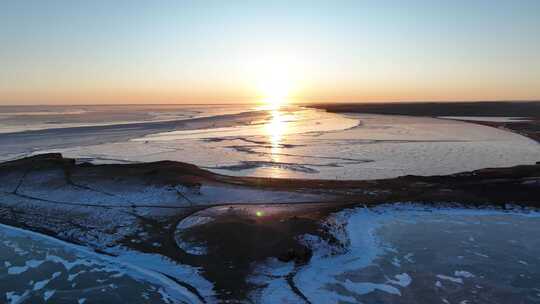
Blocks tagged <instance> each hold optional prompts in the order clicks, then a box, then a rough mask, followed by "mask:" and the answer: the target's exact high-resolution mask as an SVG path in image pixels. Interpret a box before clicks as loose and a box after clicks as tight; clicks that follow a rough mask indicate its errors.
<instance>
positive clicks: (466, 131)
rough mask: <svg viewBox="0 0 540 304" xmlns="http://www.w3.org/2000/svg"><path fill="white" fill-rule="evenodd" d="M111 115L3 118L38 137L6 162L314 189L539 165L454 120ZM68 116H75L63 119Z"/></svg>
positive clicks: (529, 154) (300, 114) (534, 153)
mask: <svg viewBox="0 0 540 304" xmlns="http://www.w3.org/2000/svg"><path fill="white" fill-rule="evenodd" d="M106 108H107V107H103V108H100V107H98V106H95V108H83V109H79V108H74V109H70V108H63V109H58V108H55V109H54V111H53V110H51V109H49V112H46V113H45V114H43V113H41V114H39V115H38V113H40V112H39V111H38V110H31V109H26V108H25V112H21V113H19V114H17V115H16V117H17V119H15V118H13V117H15V116H14V115H15V114H14V113H16V111H15V110H14V109H10V111H11V112H9V113H7V114H6V113H5V112H6V110H4V116H6V117H8V118H9V117H11V118H9V119H8V118H5V119H4V120H0V126H2V125H3V128H4V129H9V128H11V129H13V128H15V127H17V128H19V129H18V131H22V130H24V129H28V130H32V129H40V130H36V131H30V132H16V133H4V134H0V144H1V145H0V146H2V148H0V149H3V151H0V152H2V153H1V154H0V157H2V159H4V160H7V159H13V158H17V157H22V156H26V155H31V154H36V153H43V152H61V153H63V154H64V155H65V156H67V157H74V158H81V159H85V160H87V161H92V162H95V163H104V162H106V163H108V162H120V163H125V162H146V161H158V160H177V161H183V162H188V163H193V164H196V165H199V166H201V167H204V168H207V169H210V170H212V171H215V172H218V173H222V174H226V175H239V176H262V177H266V176H269V177H287V178H310V179H379V178H391V177H396V176H401V175H407V174H414V175H439V174H450V173H456V172H462V171H469V170H475V169H480V168H486V167H505V166H513V165H518V164H532V163H535V162H536V161H538V160H539V159H540V146H539V145H538V143H536V142H534V141H533V140H530V139H528V138H525V137H523V136H521V135H518V134H514V133H510V132H507V131H505V130H499V129H495V128H491V127H487V126H482V125H477V124H473V123H467V122H463V121H453V120H447V119H437V118H427V117H408V116H388V115H373V114H334V113H327V112H325V111H322V110H315V109H310V108H303V107H297V106H289V107H282V108H280V109H264V108H254V107H249V106H234V107H233V106H221V107H219V106H214V107H208V106H176V107H165V106H163V108H159V107H158V108H157V109H149V108H145V107H140V108H138V107H135V108H133V109H131V108H127V107H124V108H122V107H120V106H118V107H113V108H111V109H110V110H109V112H108V111H107V109H106ZM61 110H62V111H65V112H68V110H69V111H71V112H69V113H70V114H66V115H60V116H59V115H58V113H60V112H61ZM20 111H22V110H20ZM42 111H43V110H42ZM77 111H79V112H77ZM36 112H37V113H36ZM128 114H129V115H128ZM9 115H11V116H9ZM32 115H33V116H32ZM51 116H52V117H54V119H52V118H51ZM0 117H1V114H0ZM21 117H22V118H24V119H22V118H21ZM32 117H37V118H36V119H35V120H34V118H32ZM44 117H48V120H47V121H48V122H49V123H50V124H51V126H50V127H49V128H47V129H42V128H43V122H44V121H43V119H44ZM63 120H64V121H63ZM14 122H17V123H14ZM22 122H25V124H24V126H21V125H20V124H22ZM90 122H91V125H86V126H83V125H85V124H89V123H90ZM32 123H35V124H36V125H32ZM77 124H78V125H77ZM74 125H77V127H74Z"/></svg>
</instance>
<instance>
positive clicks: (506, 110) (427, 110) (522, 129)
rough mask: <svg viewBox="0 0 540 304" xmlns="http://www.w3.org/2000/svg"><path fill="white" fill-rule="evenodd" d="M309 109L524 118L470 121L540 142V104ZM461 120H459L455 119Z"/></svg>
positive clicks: (328, 105) (326, 106)
mask: <svg viewBox="0 0 540 304" xmlns="http://www.w3.org/2000/svg"><path fill="white" fill-rule="evenodd" d="M308 107H312V108H317V109H324V110H326V111H328V112H333V113H367V114H382V115H409V116H428V117H439V116H498V117H525V118H528V119H529V120H528V121H513V122H483V121H471V120H467V121H466V122H469V123H476V124H481V125H486V126H490V127H495V128H503V129H506V130H509V131H512V132H515V133H518V134H521V135H523V136H526V137H529V138H531V139H533V140H535V141H537V142H539V143H540V101H526V102H517V101H516V102H504V101H489V102H403V103H401V102H400V103H318V104H310V105H308ZM456 120H459V119H456Z"/></svg>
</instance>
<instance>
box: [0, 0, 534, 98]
mask: <svg viewBox="0 0 540 304" xmlns="http://www.w3.org/2000/svg"><path fill="white" fill-rule="evenodd" d="M0 8H1V9H0V45H1V48H0V66H1V67H2V69H1V70H0V103H2V104H13V103H124V102H126V103H132V102H143V103H152V102H156V103H163V102H174V103H182V102H185V103H193V102H204V103H206V102H247V101H252V100H257V99H261V98H265V97H268V95H278V91H279V94H280V95H287V98H290V99H294V100H297V101H385V100H391V101H399V100H486V99H489V100H494V99H497V100H499V99H540V1H22V0H21V1H2V2H1V3H0Z"/></svg>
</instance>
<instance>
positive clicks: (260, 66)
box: [244, 50, 303, 109]
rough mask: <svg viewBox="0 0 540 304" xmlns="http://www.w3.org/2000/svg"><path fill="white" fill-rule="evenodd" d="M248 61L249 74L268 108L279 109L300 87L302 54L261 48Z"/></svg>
mask: <svg viewBox="0 0 540 304" xmlns="http://www.w3.org/2000/svg"><path fill="white" fill-rule="evenodd" d="M254 54H257V55H256V56H253V57H252V58H251V59H250V60H247V59H246V61H245V63H244V64H245V67H246V68H245V77H246V80H247V81H248V83H250V84H251V88H254V89H255V93H256V96H257V101H258V102H261V103H262V104H263V106H264V107H265V108H270V109H279V108H280V107H281V106H283V105H285V104H288V103H291V98H292V96H293V95H296V93H297V91H298V90H299V82H300V81H299V80H300V78H301V77H300V75H301V71H302V70H303V69H302V68H301V66H300V65H299V60H298V56H294V54H292V53H290V52H284V51H270V50H266V51H260V52H254Z"/></svg>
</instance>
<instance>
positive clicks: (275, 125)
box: [265, 108, 288, 177]
mask: <svg viewBox="0 0 540 304" xmlns="http://www.w3.org/2000/svg"><path fill="white" fill-rule="evenodd" d="M287 127H288V126H287V122H286V121H285V120H284V113H283V112H282V111H281V110H280V109H279V108H277V109H272V110H270V119H269V121H268V123H267V124H266V125H265V132H266V135H267V140H268V143H269V145H270V161H272V162H274V163H279V162H280V161H281V159H280V156H281V153H282V152H281V149H282V145H283V137H284V135H285V132H286V130H287ZM281 174H282V172H281V170H280V169H279V168H278V167H273V169H272V172H271V173H270V175H271V176H272V177H279V176H281Z"/></svg>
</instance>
